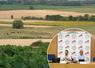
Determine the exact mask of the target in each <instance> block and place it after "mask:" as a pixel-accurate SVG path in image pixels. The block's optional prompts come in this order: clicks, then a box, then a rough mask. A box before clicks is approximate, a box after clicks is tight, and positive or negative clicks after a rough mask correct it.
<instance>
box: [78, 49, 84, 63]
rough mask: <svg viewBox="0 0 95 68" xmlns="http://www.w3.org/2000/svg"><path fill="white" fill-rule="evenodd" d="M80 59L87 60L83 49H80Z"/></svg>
mask: <svg viewBox="0 0 95 68" xmlns="http://www.w3.org/2000/svg"><path fill="white" fill-rule="evenodd" d="M78 61H79V62H81V61H82V62H83V61H85V56H84V54H83V50H80V55H79V56H78Z"/></svg>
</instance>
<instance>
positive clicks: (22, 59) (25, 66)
mask: <svg viewBox="0 0 95 68" xmlns="http://www.w3.org/2000/svg"><path fill="white" fill-rule="evenodd" d="M35 43H36V42H35ZM48 44H49V43H43V42H40V41H38V42H37V44H35V46H37V45H40V46H39V48H37V49H33V48H32V47H31V46H15V45H6V46H4V45H2V46H1V45H0V68H49V65H48V62H47V48H48Z"/></svg>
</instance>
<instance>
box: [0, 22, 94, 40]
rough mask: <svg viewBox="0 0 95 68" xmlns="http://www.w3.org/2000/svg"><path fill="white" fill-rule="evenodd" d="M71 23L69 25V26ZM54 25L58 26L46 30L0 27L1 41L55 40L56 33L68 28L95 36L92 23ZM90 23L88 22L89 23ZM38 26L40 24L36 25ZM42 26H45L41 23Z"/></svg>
mask: <svg viewBox="0 0 95 68" xmlns="http://www.w3.org/2000/svg"><path fill="white" fill-rule="evenodd" d="M68 23H69V24H68ZM68 23H65V25H64V23H63V25H62V23H61V24H58V23H55V24H54V23H52V24H54V25H56V24H58V25H56V26H54V25H53V27H46V28H40V27H25V28H24V29H13V28H12V27H10V26H9V27H8V26H6V27H5V26H0V39H51V38H53V36H54V35H56V33H58V32H60V31H61V30H64V29H66V28H81V29H84V30H87V31H89V32H90V33H92V34H95V30H94V29H95V24H93V23H91V24H90V25H89V24H86V23H82V22H81V23H78V24H77V25H74V24H76V23H75V22H73V23H74V24H73V23H70V22H68ZM87 23H88V22H87ZM35 25H38V26H39V24H37V23H36V24H35ZM40 25H44V24H42V23H40ZM45 25H50V23H48V24H45Z"/></svg>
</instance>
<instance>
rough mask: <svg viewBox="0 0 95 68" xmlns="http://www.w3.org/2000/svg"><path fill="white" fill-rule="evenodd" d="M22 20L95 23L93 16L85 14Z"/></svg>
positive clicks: (24, 18) (94, 16)
mask: <svg viewBox="0 0 95 68" xmlns="http://www.w3.org/2000/svg"><path fill="white" fill-rule="evenodd" d="M22 19H23V20H50V21H95V15H88V14H85V15H84V16H81V15H80V16H76V17H75V16H72V15H70V16H67V17H66V16H61V15H46V16H45V18H41V17H40V18H39V17H31V16H27V17H22Z"/></svg>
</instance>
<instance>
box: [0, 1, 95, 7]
mask: <svg viewBox="0 0 95 68" xmlns="http://www.w3.org/2000/svg"><path fill="white" fill-rule="evenodd" d="M0 4H26V5H29V4H30V5H31V4H32V5H33V4H34V5H35V4H36V5H37V4H45V5H64V6H77V5H86V4H87V5H88V4H95V0H1V1H0Z"/></svg>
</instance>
